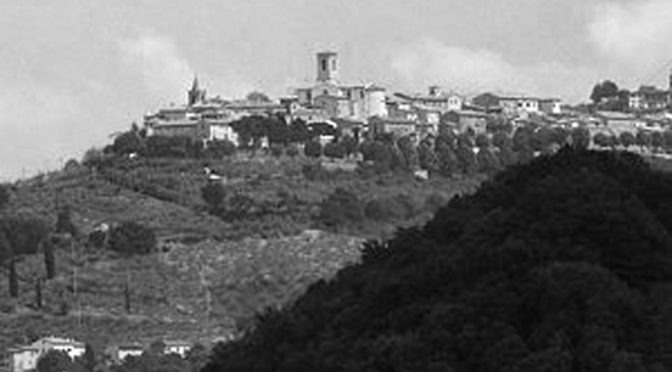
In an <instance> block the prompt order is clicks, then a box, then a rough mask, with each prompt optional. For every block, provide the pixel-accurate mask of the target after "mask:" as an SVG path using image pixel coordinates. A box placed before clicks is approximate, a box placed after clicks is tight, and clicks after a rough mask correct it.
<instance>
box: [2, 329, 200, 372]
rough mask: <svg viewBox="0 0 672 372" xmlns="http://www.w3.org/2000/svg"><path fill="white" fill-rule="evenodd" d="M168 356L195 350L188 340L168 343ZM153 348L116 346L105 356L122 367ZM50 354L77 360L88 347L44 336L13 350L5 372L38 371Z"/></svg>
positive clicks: (8, 357)
mask: <svg viewBox="0 0 672 372" xmlns="http://www.w3.org/2000/svg"><path fill="white" fill-rule="evenodd" d="M161 346H162V347H163V353H164V354H177V355H179V356H180V357H182V358H184V357H186V355H187V353H188V352H189V350H190V349H191V347H192V344H191V343H190V342H187V341H175V340H166V341H163V342H162V343H161ZM149 349H150V345H143V344H141V343H127V344H118V345H112V346H110V347H108V348H107V349H106V350H105V357H106V360H107V361H108V363H110V364H120V363H122V362H123V361H124V359H126V358H127V357H139V356H141V355H142V354H143V353H144V352H146V351H147V350H149ZM50 351H58V352H63V353H65V354H66V355H67V356H68V357H70V359H72V360H75V358H79V357H81V356H83V355H84V353H85V352H86V346H85V344H84V343H83V342H80V341H77V340H74V339H69V338H61V337H53V336H50V337H43V338H41V339H39V340H37V341H35V342H33V343H31V344H29V345H25V346H19V347H15V348H10V349H8V350H7V356H6V360H5V370H8V371H9V372H27V371H34V370H35V369H36V368H37V363H38V361H39V360H40V358H41V357H43V356H44V355H46V354H47V353H48V352H50Z"/></svg>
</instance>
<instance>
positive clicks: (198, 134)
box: [144, 52, 672, 148]
mask: <svg viewBox="0 0 672 372" xmlns="http://www.w3.org/2000/svg"><path fill="white" fill-rule="evenodd" d="M315 62H316V71H317V74H316V75H317V76H316V81H315V84H314V85H312V86H308V87H303V88H298V89H296V90H295V94H294V95H292V96H288V97H280V98H278V99H277V100H271V99H270V98H269V97H267V96H266V95H264V94H263V93H258V92H255V93H253V94H250V95H249V96H248V97H246V98H244V99H233V100H225V99H222V98H221V97H219V96H216V97H209V96H208V95H207V92H206V90H205V88H203V87H202V86H201V85H200V82H199V80H198V78H195V79H194V81H193V85H192V87H191V89H189V90H188V93H187V100H186V104H184V105H173V106H170V107H165V108H161V109H159V110H158V111H156V112H155V113H152V114H148V115H146V116H145V117H144V128H145V129H146V133H147V135H148V136H162V137H188V138H191V139H192V140H194V141H203V142H204V143H208V142H212V141H230V142H232V143H233V144H234V145H235V146H241V145H242V146H248V145H250V144H251V143H250V142H247V143H243V142H244V141H251V139H250V138H249V137H246V138H245V139H241V137H240V130H236V123H237V122H239V121H240V120H241V119H243V118H246V117H253V116H264V117H273V118H281V119H282V121H283V122H284V123H286V124H287V125H291V123H294V122H296V121H299V122H302V123H304V124H306V125H308V126H311V125H318V124H319V125H326V126H327V127H331V128H333V133H338V134H339V135H349V136H352V137H353V138H354V139H355V140H357V141H358V142H362V141H363V140H364V139H367V138H368V139H372V138H375V137H376V136H380V135H384V134H391V135H394V136H395V137H405V136H412V138H413V140H414V141H415V143H416V144H417V143H420V142H421V141H422V140H423V139H425V138H427V137H428V136H432V137H436V136H438V135H439V134H441V133H444V132H452V133H454V134H460V133H465V132H468V131H469V132H471V133H472V134H474V135H476V136H477V135H480V134H486V133H489V134H490V135H492V134H493V133H494V132H495V129H494V127H495V126H496V124H492V122H493V121H497V120H500V121H506V122H508V123H509V124H510V125H511V126H512V127H513V128H519V127H522V126H526V125H532V126H534V129H535V130H538V129H540V128H541V127H554V128H556V127H557V128H564V129H575V128H585V129H587V130H589V131H590V134H591V138H595V137H597V138H596V140H597V141H596V142H591V143H594V144H595V145H597V146H602V145H607V146H609V145H610V144H612V142H614V144H616V143H621V142H625V143H621V144H622V145H624V146H626V147H628V146H629V145H636V144H639V145H643V146H645V147H647V144H648V142H649V141H653V142H654V143H656V144H658V143H660V138H659V137H660V135H661V133H662V132H664V131H665V130H666V129H667V127H668V125H669V124H670V120H672V119H671V116H670V115H669V111H668V110H669V109H670V103H671V102H672V101H671V98H670V97H671V93H670V92H671V91H672V75H671V79H670V84H671V86H670V87H669V88H668V89H660V88H657V87H655V86H645V85H644V86H641V87H639V88H638V89H637V90H633V91H632V92H630V91H627V90H624V89H619V88H618V87H617V86H616V84H615V83H613V82H611V81H608V80H606V81H605V82H603V83H598V84H597V85H596V86H595V87H594V89H593V92H592V94H591V96H590V99H591V103H590V104H580V105H575V106H571V105H568V104H563V102H562V101H561V100H560V99H559V98H554V97H534V96H529V95H525V94H518V95H500V94H495V93H490V92H482V93H481V94H477V95H472V96H470V97H467V96H465V95H462V94H460V93H459V92H456V91H453V90H448V91H444V90H443V89H442V88H443V87H440V86H436V85H435V86H430V87H429V88H428V91H427V93H425V94H415V93H407V92H393V91H389V90H388V88H385V87H383V86H381V85H377V84H375V83H368V84H360V85H357V84H346V83H342V82H341V81H340V79H339V70H340V68H341V61H340V60H339V58H338V54H337V53H335V52H321V53H317V55H316V60H315ZM489 124H490V126H489ZM327 133H332V132H330V131H329V130H327ZM624 133H630V134H632V135H633V136H635V137H636V138H638V137H637V136H638V133H643V134H640V135H639V136H640V137H642V136H643V138H641V140H639V141H637V140H636V141H635V142H634V143H631V142H632V141H630V139H629V135H628V134H624ZM622 136H625V137H626V138H621V137H622ZM649 137H651V138H649ZM268 140H269V139H268V136H266V137H265V138H264V139H263V141H262V142H261V143H263V145H264V147H268V146H269V141H268ZM622 140H624V141H622ZM241 141H243V142H241ZM322 141H323V144H326V143H327V142H330V141H334V137H333V135H332V136H326V137H325V138H323V139H322ZM285 142H286V141H285ZM654 147H656V148H658V147H662V146H655V145H654Z"/></svg>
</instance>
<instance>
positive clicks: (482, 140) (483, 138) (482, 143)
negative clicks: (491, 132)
mask: <svg viewBox="0 0 672 372" xmlns="http://www.w3.org/2000/svg"><path fill="white" fill-rule="evenodd" d="M475 143H476V147H479V148H483V147H486V148H487V147H490V146H491V145H492V143H491V141H490V137H488V135H487V134H485V133H481V134H479V135H477V136H476V140H475Z"/></svg>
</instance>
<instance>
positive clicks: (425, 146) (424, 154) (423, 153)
mask: <svg viewBox="0 0 672 372" xmlns="http://www.w3.org/2000/svg"><path fill="white" fill-rule="evenodd" d="M418 160H419V163H420V168H422V169H425V170H427V171H428V172H429V173H430V174H433V173H434V172H438V171H439V169H440V162H439V159H438V157H437V155H436V152H434V149H433V148H432V144H431V143H429V141H422V142H420V146H418Z"/></svg>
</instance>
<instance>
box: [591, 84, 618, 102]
mask: <svg viewBox="0 0 672 372" xmlns="http://www.w3.org/2000/svg"><path fill="white" fill-rule="evenodd" d="M612 97H618V85H616V83H614V82H613V81H611V80H605V81H603V82H601V83H597V84H595V86H594V87H593V91H592V93H591V94H590V100H591V101H593V103H594V104H598V103H600V102H601V101H602V100H603V99H605V98H612Z"/></svg>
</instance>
